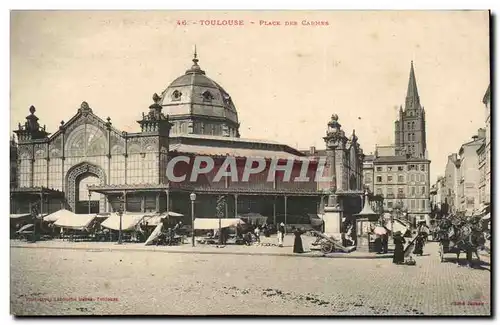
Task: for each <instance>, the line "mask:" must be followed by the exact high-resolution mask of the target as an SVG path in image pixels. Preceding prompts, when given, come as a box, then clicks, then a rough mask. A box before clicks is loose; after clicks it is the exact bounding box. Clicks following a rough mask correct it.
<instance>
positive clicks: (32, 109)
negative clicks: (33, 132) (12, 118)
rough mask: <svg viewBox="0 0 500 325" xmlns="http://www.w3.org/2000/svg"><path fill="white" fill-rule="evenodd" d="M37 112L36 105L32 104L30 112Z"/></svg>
mask: <svg viewBox="0 0 500 325" xmlns="http://www.w3.org/2000/svg"><path fill="white" fill-rule="evenodd" d="M35 112H36V109H35V106H33V105H31V106H30V113H31V115H33V114H35Z"/></svg>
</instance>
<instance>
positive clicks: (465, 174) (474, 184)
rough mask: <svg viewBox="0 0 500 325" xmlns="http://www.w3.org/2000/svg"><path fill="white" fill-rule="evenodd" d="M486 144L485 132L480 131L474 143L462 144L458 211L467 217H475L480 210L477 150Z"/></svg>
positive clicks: (479, 176)
mask: <svg viewBox="0 0 500 325" xmlns="http://www.w3.org/2000/svg"><path fill="white" fill-rule="evenodd" d="M484 142H485V130H484V129H479V130H478V134H477V135H474V136H473V137H472V141H469V142H466V143H464V144H462V146H461V147H460V150H459V152H458V155H459V156H460V166H459V168H458V180H457V199H458V201H457V202H456V204H457V211H458V212H459V213H464V214H465V215H466V216H471V215H473V214H474V213H475V212H476V211H477V210H479V209H480V201H479V192H480V191H479V184H480V179H481V174H480V172H479V156H478V155H477V150H478V149H479V148H480V147H481V146H482V145H483V144H484Z"/></svg>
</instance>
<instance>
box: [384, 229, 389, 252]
mask: <svg viewBox="0 0 500 325" xmlns="http://www.w3.org/2000/svg"><path fill="white" fill-rule="evenodd" d="M388 250H389V235H388V234H387V233H385V234H383V235H382V253H383V254H387V251H388Z"/></svg>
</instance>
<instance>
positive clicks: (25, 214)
mask: <svg viewBox="0 0 500 325" xmlns="http://www.w3.org/2000/svg"><path fill="white" fill-rule="evenodd" d="M29 216H31V213H15V214H11V215H10V218H11V219H20V218H25V217H29Z"/></svg>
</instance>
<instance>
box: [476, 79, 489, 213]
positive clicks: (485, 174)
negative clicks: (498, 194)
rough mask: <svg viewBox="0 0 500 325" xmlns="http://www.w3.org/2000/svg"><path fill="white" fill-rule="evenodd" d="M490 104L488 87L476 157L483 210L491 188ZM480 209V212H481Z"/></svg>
mask: <svg viewBox="0 0 500 325" xmlns="http://www.w3.org/2000/svg"><path fill="white" fill-rule="evenodd" d="M490 102H491V93H490V86H488V89H487V90H486V93H485V94H484V97H483V104H484V106H485V124H486V125H485V140H484V143H483V144H482V145H481V146H480V147H479V148H478V150H477V155H478V159H479V203H480V205H482V207H483V209H485V208H487V207H488V206H489V205H490V196H491V194H490V188H491V170H490V167H491V146H490V140H491V134H490V132H491V131H490ZM483 209H482V210H483Z"/></svg>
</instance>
